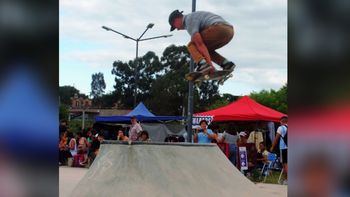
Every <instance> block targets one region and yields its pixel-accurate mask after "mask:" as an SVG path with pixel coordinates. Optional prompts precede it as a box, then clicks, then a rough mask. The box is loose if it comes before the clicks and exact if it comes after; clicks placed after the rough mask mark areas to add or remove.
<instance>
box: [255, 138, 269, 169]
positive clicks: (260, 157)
mask: <svg viewBox="0 0 350 197" xmlns="http://www.w3.org/2000/svg"><path fill="white" fill-rule="evenodd" d="M268 154H269V151H267V150H266V148H265V145H264V143H263V142H260V143H259V150H258V154H257V159H256V160H257V167H258V168H262V167H263V166H264V164H265V163H266V162H267V156H268Z"/></svg>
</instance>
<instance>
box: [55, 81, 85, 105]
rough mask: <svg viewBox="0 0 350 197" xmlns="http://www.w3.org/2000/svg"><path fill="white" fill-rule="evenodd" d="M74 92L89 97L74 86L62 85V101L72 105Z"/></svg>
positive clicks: (60, 94) (60, 90)
mask: <svg viewBox="0 0 350 197" xmlns="http://www.w3.org/2000/svg"><path fill="white" fill-rule="evenodd" d="M74 94H78V96H80V97H84V98H86V97H87V96H86V95H85V94H81V93H80V92H79V90H77V89H76V88H75V87H73V86H60V87H59V97H60V103H61V104H64V105H68V106H70V105H71V98H72V97H73V96H74Z"/></svg>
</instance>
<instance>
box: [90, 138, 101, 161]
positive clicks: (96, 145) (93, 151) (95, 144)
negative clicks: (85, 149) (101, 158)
mask: <svg viewBox="0 0 350 197" xmlns="http://www.w3.org/2000/svg"><path fill="white" fill-rule="evenodd" d="M103 140H104V137H103V135H99V134H96V137H95V138H94V140H93V141H92V143H91V147H90V151H89V158H90V164H91V163H92V162H93V161H94V160H95V158H96V156H97V154H98V151H99V149H100V145H101V143H102V142H103Z"/></svg>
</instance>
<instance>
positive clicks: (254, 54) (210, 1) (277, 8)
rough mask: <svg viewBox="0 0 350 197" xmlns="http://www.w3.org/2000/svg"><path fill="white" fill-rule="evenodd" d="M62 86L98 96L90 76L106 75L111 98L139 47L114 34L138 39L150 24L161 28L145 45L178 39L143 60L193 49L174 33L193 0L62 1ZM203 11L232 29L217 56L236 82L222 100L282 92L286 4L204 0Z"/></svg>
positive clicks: (223, 89)
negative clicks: (175, 19) (116, 69)
mask: <svg viewBox="0 0 350 197" xmlns="http://www.w3.org/2000/svg"><path fill="white" fill-rule="evenodd" d="M59 3H60V15H59V18H60V20H59V23H60V24H59V33H60V41H59V44H60V49H59V52H60V63H59V85H60V86H63V85H70V86H74V87H75V88H77V89H78V90H80V92H81V93H85V94H89V93H90V91H91V86H90V84H91V75H92V74H94V73H98V72H102V73H103V74H104V78H105V82H106V90H105V92H106V93H108V92H111V91H112V90H113V85H114V83H115V82H114V76H113V75H112V74H111V70H112V64H113V62H114V61H116V60H121V61H124V62H126V61H129V60H132V59H134V58H135V55H136V42H135V41H132V40H129V39H125V38H124V37H123V36H120V35H118V34H116V33H113V32H111V31H106V30H104V29H102V28H101V27H102V26H107V27H110V28H112V29H114V30H116V31H118V32H121V33H123V34H126V35H128V36H130V37H133V38H138V37H139V36H140V35H141V34H142V33H143V32H144V30H145V29H146V26H147V25H148V24H149V23H154V26H153V28H151V29H149V30H148V31H147V32H146V33H145V35H144V36H143V38H149V37H153V36H159V35H166V34H172V35H173V36H172V37H169V38H159V39H154V40H150V41H142V42H140V43H139V57H141V56H143V55H144V54H145V53H147V52H148V51H154V52H155V53H156V55H157V56H158V57H161V56H162V53H163V51H164V50H165V48H166V47H168V46H169V45H171V44H175V45H177V46H181V45H186V44H187V43H188V42H189V41H190V36H189V34H188V33H187V31H186V30H183V31H177V30H175V31H173V32H170V25H169V23H168V17H169V14H170V13H171V12H172V11H173V10H175V9H179V10H181V11H184V14H187V13H190V12H191V11H192V1H190V0H176V1H174V0H147V1H146V0H127V1H126V0H123V1H121V0H74V1H72V0H60V1H59ZM196 10H197V11H200V10H201V11H210V12H213V13H215V14H218V15H220V16H222V17H223V18H224V19H225V20H226V21H228V22H229V23H231V24H232V25H233V26H234V29H235V35H234V37H233V39H232V40H231V42H229V43H228V44H227V45H226V46H224V47H223V48H220V49H218V52H219V53H221V54H222V55H223V56H224V57H226V58H227V59H229V60H231V61H233V62H235V64H236V65H237V66H236V69H235V71H234V72H233V78H231V79H229V80H228V81H226V82H225V84H224V85H223V86H220V87H219V91H220V93H230V94H233V95H247V94H250V93H251V92H253V91H255V92H259V91H261V90H263V89H265V90H270V89H274V90H278V89H279V88H281V87H282V86H283V85H284V84H286V83H287V0H197V2H196Z"/></svg>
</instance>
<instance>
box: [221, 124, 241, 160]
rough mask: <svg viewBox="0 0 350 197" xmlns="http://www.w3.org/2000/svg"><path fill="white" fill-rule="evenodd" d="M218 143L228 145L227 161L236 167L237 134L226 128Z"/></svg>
mask: <svg viewBox="0 0 350 197" xmlns="http://www.w3.org/2000/svg"><path fill="white" fill-rule="evenodd" d="M218 140H219V142H224V143H227V144H229V157H228V158H229V160H230V161H231V163H232V164H233V165H236V157H237V141H238V136H237V132H236V131H235V130H234V129H233V128H232V127H230V128H228V130H227V131H225V132H224V133H223V134H222V137H221V138H219V139H218Z"/></svg>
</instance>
